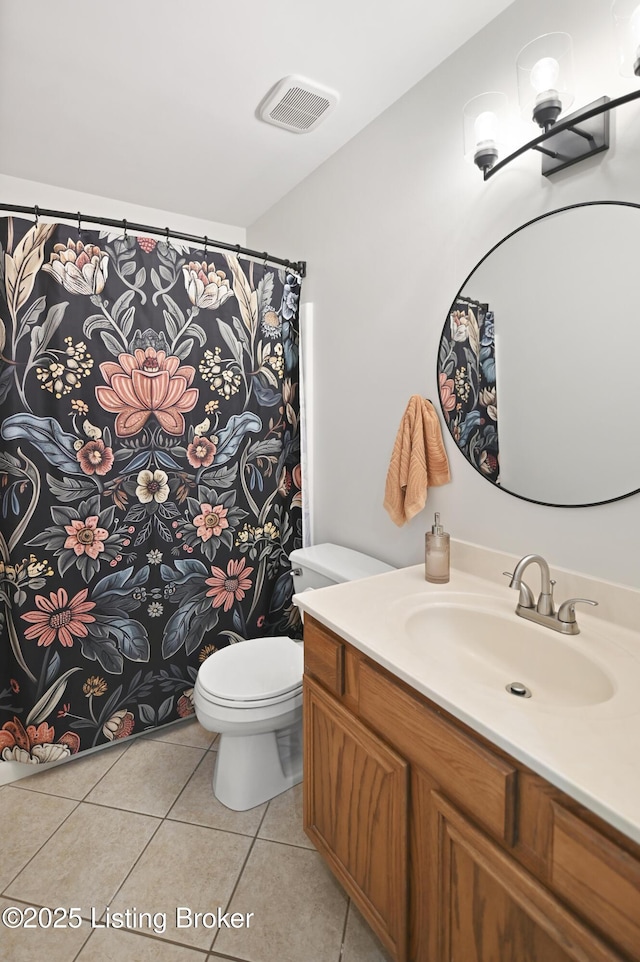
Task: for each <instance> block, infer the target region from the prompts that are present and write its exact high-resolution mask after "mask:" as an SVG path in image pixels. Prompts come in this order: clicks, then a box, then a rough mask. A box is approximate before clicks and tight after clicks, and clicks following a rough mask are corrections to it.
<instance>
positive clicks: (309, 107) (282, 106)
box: [258, 76, 338, 134]
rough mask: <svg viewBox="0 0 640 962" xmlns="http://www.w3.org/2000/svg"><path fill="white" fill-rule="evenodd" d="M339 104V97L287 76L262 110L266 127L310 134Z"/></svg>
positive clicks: (271, 93)
mask: <svg viewBox="0 0 640 962" xmlns="http://www.w3.org/2000/svg"><path fill="white" fill-rule="evenodd" d="M337 103H338V94H337V93H336V92H335V91H334V90H329V89H327V87H322V86H321V85H320V84H316V83H312V82H311V81H310V80H305V78H304V77H296V76H293V77H285V78H284V80H281V81H280V83H279V84H277V85H276V86H275V87H274V88H273V90H272V91H271V92H270V93H269V94H267V96H266V98H265V99H264V100H263V101H262V103H261V104H260V106H259V107H258V117H259V118H260V120H264V122H265V123H266V124H274V125H275V126H276V127H284V129H285V130H291V131H293V132H294V133H296V134H306V133H308V132H309V131H310V130H313V129H314V128H315V127H317V126H318V124H319V123H321V121H323V120H324V119H325V117H327V116H328V115H329V114H330V113H331V111H332V110H333V108H334V107H335V105H336V104H337Z"/></svg>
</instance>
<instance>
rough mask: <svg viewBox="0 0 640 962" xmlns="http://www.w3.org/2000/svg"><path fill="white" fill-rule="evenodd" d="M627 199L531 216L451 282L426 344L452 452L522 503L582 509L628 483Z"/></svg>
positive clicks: (639, 467)
mask: <svg viewBox="0 0 640 962" xmlns="http://www.w3.org/2000/svg"><path fill="white" fill-rule="evenodd" d="M639 232H640V205H638V204H631V203H622V202H616V201H602V202H590V203H586V204H577V205H574V206H571V207H564V208H562V209H560V210H556V211H552V212H551V213H549V214H544V215H542V216H541V217H538V218H536V219H535V220H532V221H530V222H528V223H527V224H524V225H523V226H522V227H519V228H518V229H517V230H515V231H513V232H512V233H511V234H509V235H508V236H507V237H505V238H504V239H503V240H502V241H500V242H499V243H498V244H496V246H495V247H493V248H492V249H491V250H490V251H489V252H488V254H486V255H485V256H484V257H483V258H482V260H481V261H480V263H479V264H478V265H477V266H476V267H475V268H474V270H473V271H472V272H471V274H470V275H469V276H468V277H467V279H466V280H465V282H464V284H463V285H462V287H461V288H460V291H459V292H458V295H457V297H456V299H455V300H454V302H453V304H452V306H451V310H450V311H449V316H448V317H447V320H446V321H445V325H444V330H443V332H442V337H441V340H440V349H439V352H438V379H439V387H440V403H441V406H442V411H443V414H444V418H445V422H446V424H447V426H448V428H449V431H450V432H451V435H452V437H453V439H454V441H455V443H456V445H457V447H458V449H459V450H460V451H461V452H462V454H463V455H464V456H465V457H466V459H467V460H468V461H469V463H470V464H471V465H473V467H474V468H476V470H477V471H479V473H480V474H482V476H483V477H485V478H486V479H487V480H488V481H490V482H492V483H493V484H495V485H497V486H499V487H500V488H501V489H502V490H504V491H506V492H507V493H509V494H513V495H515V496H517V497H520V498H524V499H525V500H527V501H535V502H538V503H540V504H548V505H553V506H558V507H584V506H588V505H594V504H603V503H606V502H608V501H616V500H618V499H620V498H625V497H628V496H629V495H632V494H636V493H638V491H640V444H639V443H638V440H637V429H636V428H635V427H634V424H635V422H634V418H635V416H636V413H639V414H640V369H639V365H640V318H639V317H638V313H639V312H640V269H639V267H638V234H639Z"/></svg>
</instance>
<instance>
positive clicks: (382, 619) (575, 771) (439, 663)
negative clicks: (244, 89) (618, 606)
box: [295, 565, 640, 843]
mask: <svg viewBox="0 0 640 962" xmlns="http://www.w3.org/2000/svg"><path fill="white" fill-rule="evenodd" d="M502 570H503V569H502V568H500V569H499V571H502ZM569 574H570V573H569ZM569 574H567V577H569ZM498 576H499V574H498ZM559 583H560V582H559ZM600 587H601V591H602V595H603V597H604V601H603V602H601V604H602V607H601V608H600V609H597V608H594V609H593V611H594V612H599V614H600V617H595V616H594V615H592V614H587V613H586V611H587V609H585V608H583V607H580V608H578V609H577V617H578V622H579V624H580V626H581V633H580V634H579V635H576V636H572V637H570V638H565V637H564V636H562V635H557V633H556V632H553V631H552V630H551V629H549V628H545V627H540V626H537V625H533V624H532V623H531V622H526V624H527V625H531V628H532V629H533V630H534V631H535V632H544V633H545V635H546V636H547V637H546V638H545V639H544V642H545V643H547V642H548V636H551V638H552V639H553V638H554V637H556V636H557V639H558V644H568V645H570V646H573V647H574V648H575V649H576V650H577V651H579V652H584V653H585V654H587V655H588V657H589V658H590V659H591V660H592V661H593V662H594V663H595V664H597V665H600V666H602V668H603V669H605V670H606V672H607V674H608V676H609V677H610V678H611V679H612V681H613V684H614V689H615V694H614V696H613V697H611V698H610V699H607V700H605V701H602V702H600V703H599V704H588V705H579V704H545V705H541V704H540V701H539V700H538V701H536V697H535V691H534V695H533V697H532V698H530V699H523V698H517V697H515V696H513V695H510V694H508V693H507V692H506V691H505V689H504V686H502V685H498V686H495V687H488V686H487V685H485V684H481V683H480V684H478V683H477V681H476V679H473V678H472V677H471V676H470V675H467V679H466V680H465V678H464V673H462V674H460V673H458V672H455V671H452V670H451V658H450V657H449V658H445V659H440V658H438V657H437V656H436V657H433V655H432V654H431V655H429V656H428V657H427V656H426V655H425V651H424V649H421V645H420V639H419V637H418V638H416V633H415V631H414V632H413V634H412V636H411V637H409V635H408V634H407V631H406V628H405V625H406V623H407V618H408V616H409V615H410V614H411V612H412V611H418V610H419V609H420V608H421V607H422V608H424V606H425V603H428V602H429V601H433V600H434V599H435V597H436V595H437V596H440V597H441V598H442V597H443V596H444V595H446V596H448V597H450V598H451V601H452V602H455V600H456V599H455V595H457V594H458V595H459V597H462V595H464V596H465V597H466V598H469V597H471V596H475V597H476V598H477V599H478V600H479V602H480V604H482V603H483V602H484V603H486V604H488V605H489V606H491V607H492V608H493V610H496V611H500V613H501V614H504V617H506V618H507V619H509V618H510V617H511V616H512V617H513V622H514V623H516V625H517V623H519V622H520V623H522V622H523V619H521V618H518V617H517V616H516V615H515V604H516V601H517V597H518V596H517V592H515V591H512V590H510V589H509V588H508V587H506V579H505V586H503V585H501V584H500V583H498V582H495V581H490V580H488V579H485V578H480V577H476V576H475V575H473V574H470V573H468V572H467V571H462V570H455V569H452V571H451V580H450V581H449V583H448V584H446V585H434V584H430V583H428V582H426V581H425V580H424V567H423V566H422V565H416V566H414V567H411V568H401V569H399V570H397V571H393V572H391V573H389V574H382V575H377V576H375V577H372V578H365V579H363V580H360V581H351V582H348V583H345V584H340V585H335V586H333V587H330V588H321V589H318V590H316V591H308V592H302V593H301V594H298V595H296V596H295V602H296V603H297V604H298V606H299V607H300V608H301V609H302V610H303V611H304V612H306V613H308V614H310V615H312V616H313V617H314V618H316V619H317V620H318V621H320V622H321V623H322V624H324V625H326V626H327V627H328V628H330V629H332V630H333V631H335V632H336V634H338V635H340V636H341V637H342V638H344V639H345V640H346V641H348V642H350V643H351V644H352V645H354V647H356V648H358V649H359V650H360V651H362V652H363V653H364V654H366V655H368V656H369V657H370V658H372V659H373V660H374V661H376V662H377V663H378V664H380V665H382V666H383V667H385V668H387V669H388V670H389V671H390V672H392V673H393V674H394V675H396V676H397V677H398V678H401V679H402V680H403V681H405V682H407V683H408V684H409V685H411V686H412V687H413V688H415V689H416V690H417V691H419V692H421V693H422V694H423V695H425V696H426V697H427V698H429V699H431V700H432V701H433V702H435V703H436V704H437V705H440V706H441V707H442V708H443V709H445V710H446V711H448V712H450V714H452V715H454V716H455V717H456V718H459V719H460V721H462V722H464V723H465V724H466V725H468V726H469V727H470V728H472V729H474V730H475V731H477V732H479V733H480V734H481V735H484V736H485V737H486V738H487V739H489V740H490V741H492V742H493V743H494V744H495V745H497V746H499V747H500V748H502V749H503V750H504V751H506V752H507V753H508V754H509V755H511V756H513V757H514V758H516V759H517V760H518V761H520V762H522V763H523V764H524V765H526V766H527V767H528V768H530V769H532V770H533V771H534V772H537V773H538V774H539V775H541V776H542V777H544V778H546V779H548V781H550V782H551V783H552V784H553V785H556V786H557V787H558V788H559V789H561V790H562V791H564V792H566V793H567V794H568V795H570V796H571V797H573V798H574V799H576V800H577V801H578V802H580V803H581V804H582V805H584V806H585V807H586V808H588V809H590V810H591V811H593V812H595V813H596V814H597V815H599V816H600V817H601V818H603V819H604V820H605V821H607V822H608V823H609V824H611V825H613V826H614V827H615V828H617V829H619V830H620V831H621V832H623V833H624V834H625V835H627V836H628V837H629V838H632V839H633V840H634V841H635V842H638V843H640V633H639V632H638V631H634V630H633V629H632V628H630V627H629V618H628V617H627V618H625V621H626V622H627V624H626V625H625V624H614V623H613V622H610V621H606V620H604V619H603V618H602V617H601V614H602V611H603V610H605V611H610V610H611V607H612V606H611V605H610V604H609V605H608V604H607V597H606V596H607V589H608V587H610V588H611V592H610V594H611V597H613V596H614V589H615V591H617V592H620V591H623V592H625V593H626V592H627V591H628V590H630V589H624V588H621V587H620V586H607V585H606V584H605V583H602V585H601V586H600ZM596 590H597V589H593V591H594V593H592V594H590V595H587V597H592V598H598V599H600V595H599V594H597V593H596ZM565 597H566V595H565V594H562V596H558V599H557V600H558V601H562V600H564V598H565ZM583 597H584V595H583ZM616 597H618V596H617V595H616ZM629 597H630V599H631V600H630V604H631V605H632V607H633V608H635V605H636V603H637V602H638V600H639V599H640V593H637V592H633V593H632V595H631V596H629ZM628 601H629V598H627V602H628ZM591 611H592V609H591V608H589V609H588V612H591ZM636 623H637V624H640V622H636ZM444 662H446V664H444ZM516 680H517V681H523V682H524V683H525V684H527V679H526V678H505V679H504V681H505V684H506V683H508V682H510V681H516Z"/></svg>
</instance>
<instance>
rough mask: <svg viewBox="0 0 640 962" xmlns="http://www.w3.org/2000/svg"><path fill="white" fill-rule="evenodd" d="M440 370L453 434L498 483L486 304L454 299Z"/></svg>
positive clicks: (492, 354) (491, 339)
mask: <svg viewBox="0 0 640 962" xmlns="http://www.w3.org/2000/svg"><path fill="white" fill-rule="evenodd" d="M438 376H439V387H440V401H441V404H442V410H443V412H444V416H445V420H446V423H447V427H448V428H449V431H450V432H451V436H452V437H453V439H454V441H455V442H456V444H457V446H458V447H459V448H460V450H461V451H462V452H463V454H464V455H465V457H466V458H467V459H468V460H469V461H470V462H471V464H473V465H474V467H476V468H477V470H478V471H480V472H481V473H482V474H483V475H484V476H485V477H487V478H488V479H489V480H490V481H493V483H494V484H499V483H500V459H499V450H498V409H497V394H496V361H495V331H494V316H493V311H490V310H489V305H488V304H483V303H479V302H478V301H471V300H468V299H467V298H465V297H464V296H459V297H458V298H457V299H456V300H455V302H454V303H453V305H452V307H451V311H450V314H449V329H448V330H447V327H446V326H445V329H444V331H443V334H442V339H441V341H440V354H439V363H438Z"/></svg>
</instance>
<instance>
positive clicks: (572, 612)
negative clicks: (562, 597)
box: [558, 598, 598, 625]
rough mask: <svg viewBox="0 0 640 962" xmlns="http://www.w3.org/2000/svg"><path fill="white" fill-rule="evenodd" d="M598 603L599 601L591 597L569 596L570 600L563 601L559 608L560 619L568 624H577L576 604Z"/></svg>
mask: <svg viewBox="0 0 640 962" xmlns="http://www.w3.org/2000/svg"><path fill="white" fill-rule="evenodd" d="M577 604H583V605H597V604H598V602H597V601H592V600H591V598H569V600H568V601H563V602H562V604H561V605H560V607H559V608H558V621H564V623H565V624H567V625H575V623H576V605H577Z"/></svg>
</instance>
